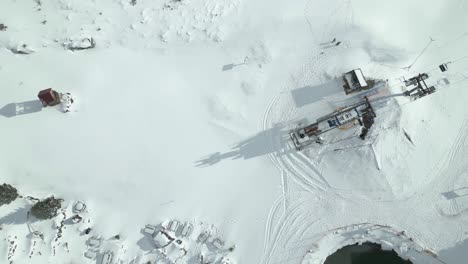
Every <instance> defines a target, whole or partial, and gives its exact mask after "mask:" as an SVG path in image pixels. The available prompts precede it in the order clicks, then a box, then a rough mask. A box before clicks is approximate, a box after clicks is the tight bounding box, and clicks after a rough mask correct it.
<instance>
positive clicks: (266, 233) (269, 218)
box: [263, 197, 282, 253]
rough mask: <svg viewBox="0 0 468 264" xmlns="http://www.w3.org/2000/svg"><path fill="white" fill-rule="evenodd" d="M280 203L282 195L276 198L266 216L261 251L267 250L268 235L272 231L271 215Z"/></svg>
mask: <svg viewBox="0 0 468 264" xmlns="http://www.w3.org/2000/svg"><path fill="white" fill-rule="evenodd" d="M281 203H282V197H280V198H278V199H276V201H275V203H274V204H273V206H272V207H271V209H270V212H269V213H268V218H267V223H266V226H265V239H264V242H263V243H264V245H263V252H264V253H265V252H266V251H267V245H268V244H269V242H270V236H271V233H272V230H271V227H272V222H273V216H274V214H275V212H276V211H277V210H278V208H279V207H280V205H281Z"/></svg>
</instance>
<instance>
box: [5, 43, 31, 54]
mask: <svg viewBox="0 0 468 264" xmlns="http://www.w3.org/2000/svg"><path fill="white" fill-rule="evenodd" d="M9 50H10V51H11V52H13V53H14V54H22V55H27V54H31V53H33V52H35V50H34V49H33V48H31V47H29V46H28V45H27V44H18V45H16V46H13V47H10V48H9Z"/></svg>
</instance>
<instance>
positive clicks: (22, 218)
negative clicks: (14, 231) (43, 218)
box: [0, 206, 31, 225]
mask: <svg viewBox="0 0 468 264" xmlns="http://www.w3.org/2000/svg"><path fill="white" fill-rule="evenodd" d="M30 210H31V206H24V207H21V208H18V209H16V210H15V211H13V212H11V213H9V214H7V215H5V216H3V217H2V218H0V224H16V225H21V224H26V223H27V222H28V212H29V211H30Z"/></svg>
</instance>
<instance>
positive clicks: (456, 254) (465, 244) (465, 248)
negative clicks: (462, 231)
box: [438, 239, 468, 264]
mask: <svg viewBox="0 0 468 264" xmlns="http://www.w3.org/2000/svg"><path fill="white" fill-rule="evenodd" d="M438 256H439V259H441V260H443V261H444V262H445V263H447V264H465V263H466V259H467V257H468V239H465V240H464V241H462V242H460V243H458V244H456V245H455V246H454V247H452V248H447V249H444V250H441V251H440V252H438Z"/></svg>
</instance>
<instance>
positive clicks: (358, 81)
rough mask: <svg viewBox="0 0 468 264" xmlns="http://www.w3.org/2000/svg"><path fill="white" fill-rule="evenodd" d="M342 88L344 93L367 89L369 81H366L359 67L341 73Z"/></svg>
mask: <svg viewBox="0 0 468 264" xmlns="http://www.w3.org/2000/svg"><path fill="white" fill-rule="evenodd" d="M343 88H344V91H345V93H346V94H350V93H354V92H358V91H361V90H366V89H369V83H368V82H367V81H366V78H365V77H364V74H362V71H361V69H356V70H352V71H350V72H347V73H345V74H344V75H343Z"/></svg>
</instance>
